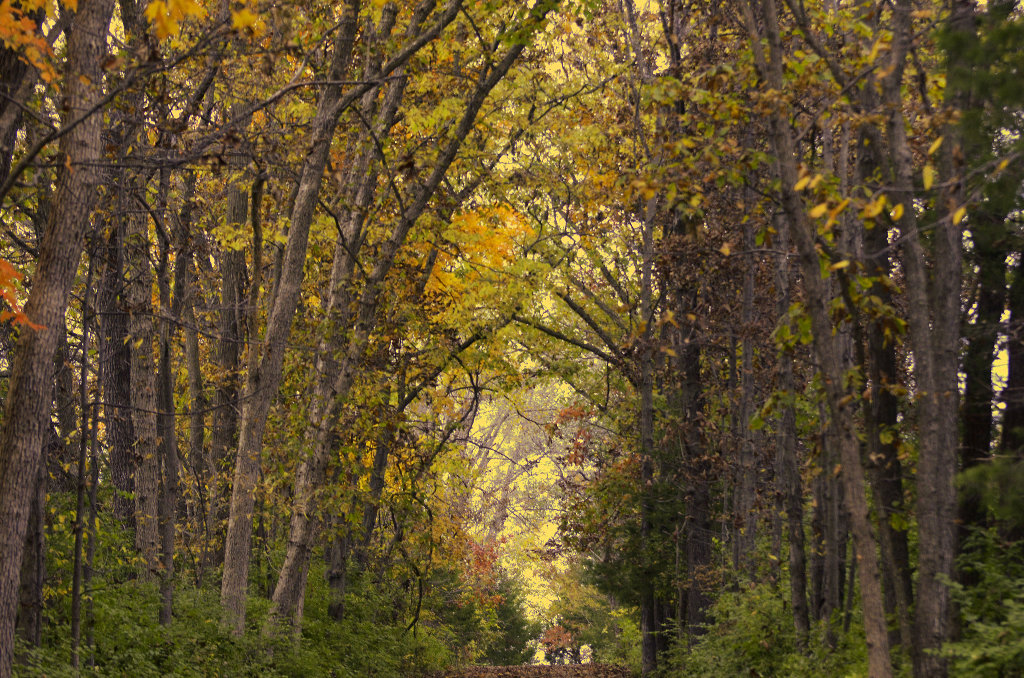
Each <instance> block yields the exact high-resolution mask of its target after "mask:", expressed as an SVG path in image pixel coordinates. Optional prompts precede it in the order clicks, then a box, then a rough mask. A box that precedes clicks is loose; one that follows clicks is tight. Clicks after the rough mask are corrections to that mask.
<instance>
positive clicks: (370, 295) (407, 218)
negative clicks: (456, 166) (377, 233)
mask: <svg viewBox="0 0 1024 678" xmlns="http://www.w3.org/2000/svg"><path fill="white" fill-rule="evenodd" d="M453 8H454V5H452V6H450V7H449V9H447V10H446V11H445V13H444V15H443V16H442V17H441V18H440V19H439V22H440V24H439V25H447V23H450V21H451V19H453V18H454V16H455V13H454V11H453ZM422 20H423V17H421V18H420V19H419V21H420V22H422ZM412 27H413V28H412V30H413V31H415V30H418V26H417V22H416V20H415V19H414V21H413V24H412ZM413 35H415V33H412V32H410V35H409V37H410V38H412V37H413ZM524 47H525V45H522V44H519V45H513V46H512V47H509V48H508V50H507V51H506V53H505V55H504V56H503V57H502V59H501V60H500V61H497V62H496V63H495V64H494V65H493V67H492V68H490V69H488V70H487V71H486V72H485V73H484V74H482V75H481V77H480V80H479V81H478V82H477V84H476V87H475V89H474V91H473V92H472V93H471V94H470V96H469V97H468V101H467V103H466V109H465V111H464V112H463V114H462V117H461V119H460V121H459V125H458V127H457V128H456V129H455V130H454V134H453V135H452V138H451V140H450V141H449V142H448V143H447V145H445V146H444V147H443V149H442V151H441V153H440V154H439V155H438V157H437V159H436V161H435V164H434V167H433V169H432V172H431V175H430V177H429V178H428V179H427V180H425V181H424V183H423V184H422V185H420V186H419V187H417V188H416V189H415V190H414V195H413V199H412V200H410V201H409V204H408V205H407V206H406V209H405V211H404V213H403V214H402V215H401V217H400V218H399V221H398V223H397V224H396V226H395V228H394V231H393V232H392V234H391V236H390V238H389V239H388V240H386V241H385V242H384V243H383V244H382V245H381V247H380V248H379V250H378V253H377V258H376V263H375V265H374V267H373V269H372V270H371V272H370V274H369V276H368V279H367V283H366V286H365V288H364V289H363V290H362V293H361V295H360V296H359V299H358V301H357V309H358V310H357V311H356V317H355V319H354V322H353V328H352V337H351V339H349V340H348V341H347V345H345V344H344V343H342V342H340V341H339V343H337V344H331V343H328V344H327V348H328V350H326V351H321V352H320V356H321V360H322V363H321V364H322V367H321V368H320V370H318V371H320V374H321V379H320V380H319V383H318V385H317V392H316V394H315V397H314V405H313V407H314V410H313V413H312V416H311V418H310V422H311V430H310V431H309V433H308V434H307V439H308V440H312V441H315V443H314V448H313V451H312V453H311V454H310V456H309V458H308V459H306V460H304V461H303V464H302V466H301V467H300V469H299V472H298V473H297V474H296V484H295V497H296V500H295V508H294V510H293V513H292V521H291V525H290V529H289V534H290V537H289V540H288V551H287V553H286V555H285V563H284V565H282V568H281V575H280V576H279V578H278V582H277V587H276V589H275V591H274V607H273V609H272V612H271V622H272V623H274V622H282V621H286V620H294V619H295V615H296V613H297V610H298V608H299V604H300V602H301V600H302V597H303V595H304V591H305V581H304V579H303V577H304V576H305V572H306V571H307V568H308V563H309V555H310V553H309V552H310V548H311V536H312V533H313V521H312V517H313V515H312V514H313V513H314V507H313V505H312V501H313V496H314V493H315V491H316V489H317V488H318V487H320V485H322V484H323V482H324V470H325V468H326V461H327V456H328V453H329V452H330V446H331V440H332V435H331V432H332V431H333V429H334V426H335V424H336V422H337V420H338V415H339V413H340V402H341V400H342V399H344V397H345V396H347V394H348V391H349V388H350V387H351V385H352V381H353V379H354V377H355V375H356V370H357V369H358V368H359V366H360V364H361V363H362V359H363V355H364V353H365V351H366V347H367V345H368V342H369V338H370V333H371V332H372V331H373V329H374V328H375V326H376V311H377V307H378V304H379V303H380V298H381V293H382V290H383V286H384V281H385V279H386V277H387V275H388V273H389V272H390V270H391V267H392V265H393V263H394V261H395V257H396V255H397V254H398V251H399V249H400V248H401V246H402V245H403V244H404V242H405V239H406V237H407V236H408V234H409V231H410V230H411V228H412V226H413V225H414V224H415V223H416V221H417V220H418V219H419V218H420V216H421V215H422V214H423V212H424V211H425V210H426V208H427V205H428V204H429V201H430V199H431V198H432V197H433V195H434V193H435V192H436V191H437V189H438V187H439V186H440V185H441V182H442V180H443V179H444V177H445V176H446V174H447V171H448V168H449V167H450V166H451V163H452V162H453V161H454V160H455V156H456V154H457V153H458V150H459V149H460V148H461V145H462V142H463V141H464V140H465V139H466V137H467V136H468V135H469V133H470V132H471V131H472V129H473V125H474V123H475V121H476V116H477V114H478V113H479V111H480V108H481V107H482V106H483V103H484V101H485V100H486V98H487V96H488V94H489V93H490V92H491V90H492V89H493V88H494V86H495V85H497V83H498V82H499V81H500V80H501V79H502V78H503V77H504V76H505V75H506V74H507V73H508V71H509V69H510V68H511V67H512V64H513V63H514V62H515V60H516V59H517V58H518V56H519V55H520V54H521V53H522V50H523V48H524ZM396 105H397V102H396ZM340 249H341V247H340V243H339V248H338V249H337V250H336V259H335V269H334V272H333V273H332V290H331V303H330V304H329V311H328V313H329V317H334V316H336V315H337V313H339V312H340V311H341V310H342V309H343V308H345V307H347V306H348V304H347V303H344V302H345V301H347V300H348V299H349V292H348V290H347V289H346V287H347V286H345V285H343V284H341V285H339V283H344V282H345V281H347V279H348V276H347V275H346V271H348V270H350V269H351V267H352V266H353V265H354V261H352V260H351V257H350V255H348V254H343V253H342V252H340V251H339V250H340ZM339 254H341V255H342V256H343V258H342V259H341V260H340V261H339V259H338V258H337V255H339ZM338 339H340V337H339V338H338ZM342 348H344V355H343V358H342V360H341V361H340V362H338V363H335V361H334V360H333V359H329V358H328V357H329V356H333V354H334V350H335V349H337V350H340V349H342ZM324 358H328V359H324Z"/></svg>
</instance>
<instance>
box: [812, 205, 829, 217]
mask: <svg viewBox="0 0 1024 678" xmlns="http://www.w3.org/2000/svg"><path fill="white" fill-rule="evenodd" d="M827 211H828V203H827V202H823V203H819V204H817V205H815V206H814V207H813V208H812V209H811V212H810V214H811V218H813V219H817V218H818V217H820V216H823V215H824V214H825V212H827Z"/></svg>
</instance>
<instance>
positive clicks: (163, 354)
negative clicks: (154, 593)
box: [157, 172, 188, 626]
mask: <svg viewBox="0 0 1024 678" xmlns="http://www.w3.org/2000/svg"><path fill="white" fill-rule="evenodd" d="M167 179H168V177H167V172H163V173H162V181H161V196H164V198H162V199H165V197H166V195H167V188H168V180H167ZM164 211H165V212H166V210H164ZM170 250H171V243H170V242H164V243H163V246H162V247H161V251H160V266H159V271H158V276H157V284H158V286H159V289H160V307H161V308H162V309H164V310H165V312H166V313H168V314H169V315H170V318H169V319H167V318H164V319H163V320H161V322H160V333H159V334H160V336H159V344H158V346H159V349H160V364H159V374H158V384H157V407H158V410H159V412H160V414H159V418H158V421H157V423H158V426H159V433H160V451H161V461H162V462H163V463H162V466H163V475H162V476H161V479H162V488H161V489H162V492H161V494H160V533H161V534H160V555H161V565H162V567H163V569H162V571H161V573H160V598H161V606H160V623H161V624H162V625H164V626H167V625H169V624H170V623H171V621H172V615H173V610H174V544H175V537H176V536H177V527H178V475H179V471H178V434H177V431H176V429H175V425H174V422H175V408H174V376H175V375H174V371H173V368H172V365H171V351H172V348H173V341H174V332H173V329H172V323H173V324H174V326H177V325H178V324H179V320H180V317H181V290H178V292H177V295H176V298H175V300H174V301H175V303H174V304H172V303H171V281H170V272H169V270H168V267H169V264H168V260H169V258H170V257H169V255H170ZM187 261H188V260H187V258H186V257H179V258H178V259H177V260H176V266H179V267H182V268H185V267H187V265H188V264H187Z"/></svg>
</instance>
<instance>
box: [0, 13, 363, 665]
mask: <svg viewBox="0 0 1024 678" xmlns="http://www.w3.org/2000/svg"><path fill="white" fill-rule="evenodd" d="M358 14H359V2H358V0H352V1H351V2H350V3H349V4H348V5H346V8H345V10H344V17H343V20H342V25H341V27H340V28H339V30H338V35H337V37H336V39H335V44H334V56H333V59H332V64H331V71H330V73H329V79H330V80H331V81H332V82H333V83H334V84H330V85H326V86H324V88H323V90H322V91H321V94H320V102H319V103H318V105H317V112H316V116H315V118H314V120H313V125H312V138H311V145H310V150H309V152H308V153H307V155H306V160H305V162H304V163H303V166H302V173H301V176H300V179H299V185H298V192H297V194H296V197H295V204H294V206H293V208H292V215H291V223H290V227H289V229H288V240H287V244H286V246H285V254H284V261H283V264H282V270H281V276H280V279H279V283H278V288H277V294H276V295H275V298H274V302H273V308H272V310H271V312H270V318H269V319H268V320H267V329H266V333H265V334H264V339H263V343H262V346H261V347H260V349H259V356H258V357H257V356H256V347H253V348H252V349H251V351H250V353H251V354H252V356H253V357H252V359H251V360H250V367H249V369H248V375H247V378H246V383H245V387H244V390H243V399H242V412H241V420H240V424H239V440H238V455H237V457H236V460H235V471H234V481H233V484H232V488H231V507H230V512H229V518H228V529H227V536H226V539H225V550H224V576H223V579H222V582H221V605H222V606H223V608H224V609H223V614H224V622H225V624H226V625H227V626H229V627H230V629H231V631H232V632H233V633H234V634H235V635H241V634H242V631H243V630H244V628H245V600H246V588H247V585H248V579H249V550H250V546H251V543H252V512H253V504H254V501H255V489H256V480H257V476H258V474H259V463H260V462H259V457H260V453H261V451H262V449H263V433H264V429H265V427H266V421H267V415H268V413H269V411H270V404H271V401H272V399H273V398H274V396H275V395H276V394H277V390H278V387H279V385H280V381H281V369H282V366H283V363H284V350H285V345H286V342H287V339H288V334H289V330H290V328H291V323H292V317H293V316H294V314H295V309H296V307H297V306H298V301H299V292H300V288H301V285H302V279H303V275H304V267H305V261H306V245H307V243H308V239H309V227H310V225H311V223H312V220H313V212H314V209H315V208H316V203H317V199H318V197H319V195H320V183H321V180H322V178H323V173H324V168H325V167H326V166H327V159H328V156H329V153H330V147H331V139H332V137H333V136H334V129H335V127H336V126H337V124H338V118H339V116H340V114H341V110H339V103H340V101H341V98H342V89H341V85H340V84H338V83H339V82H340V81H341V80H343V79H344V77H345V74H346V73H347V71H348V67H349V63H350V60H351V55H352V46H353V43H354V41H355V33H356V28H357V19H358ZM0 678H3V677H2V676H0Z"/></svg>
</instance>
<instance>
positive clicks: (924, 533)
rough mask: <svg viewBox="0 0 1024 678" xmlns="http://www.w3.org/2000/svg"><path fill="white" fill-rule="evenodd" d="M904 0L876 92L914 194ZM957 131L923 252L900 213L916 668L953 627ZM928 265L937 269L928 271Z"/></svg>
mask: <svg viewBox="0 0 1024 678" xmlns="http://www.w3.org/2000/svg"><path fill="white" fill-rule="evenodd" d="M912 12H913V6H912V3H911V2H909V0H898V1H897V3H896V6H895V7H894V9H893V34H894V38H893V48H892V57H891V58H892V59H893V61H892V62H891V63H892V65H893V69H892V74H891V75H890V76H889V78H887V79H886V80H885V81H884V82H883V100H884V102H885V103H886V104H888V105H889V108H890V114H889V118H888V124H887V133H888V137H889V150H890V164H891V166H892V168H893V174H894V177H893V184H894V189H895V190H894V193H895V195H896V200H907V201H909V200H911V199H913V198H914V197H915V196H917V195H918V193H917V191H916V188H915V183H914V178H915V169H914V159H913V154H912V152H911V150H910V145H909V141H908V139H907V131H906V126H905V123H906V121H905V120H904V117H903V114H902V110H901V108H900V105H899V104H900V101H901V97H902V94H901V86H902V80H903V65H904V62H905V60H906V58H907V57H906V55H907V54H908V52H909V50H910V47H911V41H912V40H913V39H914V38H913V35H914V33H913V28H912V26H911V13H912ZM972 15H973V5H971V4H969V3H966V2H960V1H958V2H955V3H954V5H953V11H952V13H951V16H950V24H951V26H952V27H953V29H954V30H962V28H963V27H962V26H959V25H958V24H960V23H963V22H967V23H969V22H970V21H971V17H972ZM957 138H958V135H957V134H956V132H955V130H953V129H949V130H947V134H946V143H945V144H944V145H945V148H944V149H943V150H942V151H941V153H942V158H943V160H942V167H941V170H942V172H941V174H942V176H943V177H945V178H946V179H948V183H947V184H946V185H945V186H944V187H943V188H942V189H941V190H940V191H939V195H937V196H936V197H935V201H936V209H935V211H934V212H933V213H932V216H931V218H932V219H934V220H935V221H934V225H935V228H934V230H933V238H932V243H931V247H930V250H931V252H930V254H931V256H930V257H929V256H928V255H929V252H928V251H927V249H926V247H925V244H924V243H923V242H922V238H921V227H922V225H923V224H922V223H920V222H919V220H918V215H917V212H916V210H913V209H905V210H904V212H903V215H902V216H901V218H900V220H899V228H900V233H901V236H902V238H901V247H900V261H901V262H902V264H903V270H904V271H905V274H906V280H907V285H906V287H907V292H906V293H907V309H908V321H909V322H908V325H909V329H910V343H911V347H912V349H913V352H914V377H915V382H916V386H917V389H918V392H917V396H918V398H917V405H918V425H919V428H920V445H921V449H920V455H919V458H918V465H917V484H918V488H919V491H918V501H917V518H918V537H919V539H918V543H919V547H918V590H917V596H916V603H915V615H916V619H915V622H916V628H915V634H916V635H915V639H916V642H915V647H914V650H915V652H914V674H915V676H917V677H918V678H941V677H942V676H945V675H946V670H947V666H946V661H945V660H944V659H943V658H942V657H940V656H938V655H937V654H936V653H935V652H934V651H935V650H938V649H939V648H940V647H941V645H942V644H943V643H944V642H946V641H947V640H949V638H950V634H951V633H952V629H953V619H952V605H951V601H950V592H949V586H948V581H949V580H951V579H952V578H953V575H954V572H953V559H954V556H955V552H956V529H955V524H954V520H955V517H956V489H955V486H954V476H955V474H956V467H957V463H956V461H957V459H956V457H957V449H958V447H959V431H958V425H959V419H958V411H957V410H958V402H959V388H960V387H959V377H958V367H959V362H958V354H959V349H960V292H961V264H962V249H961V248H962V242H961V240H962V236H961V228H960V227H959V226H958V225H957V224H954V223H953V219H952V218H951V212H952V210H953V209H954V208H955V207H954V206H955V205H956V204H957V203H958V202H962V200H963V198H962V196H960V195H958V193H959V189H958V188H957V177H956V176H954V174H955V172H956V171H957V170H956V168H955V162H954V161H953V159H952V158H953V155H952V154H953V152H954V151H953V149H957V150H956V152H957V153H959V152H960V151H959V148H958V141H957ZM931 271H936V272H941V274H938V275H932V274H931Z"/></svg>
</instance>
